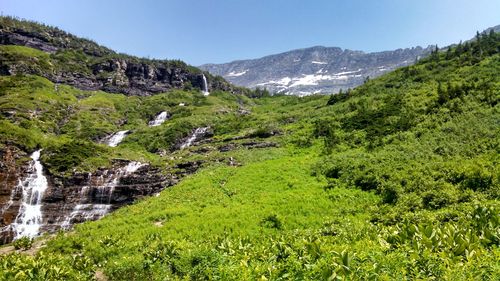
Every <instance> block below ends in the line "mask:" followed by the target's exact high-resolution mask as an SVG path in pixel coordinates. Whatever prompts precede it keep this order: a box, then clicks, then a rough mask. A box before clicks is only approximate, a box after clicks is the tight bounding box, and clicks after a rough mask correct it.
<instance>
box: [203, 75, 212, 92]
mask: <svg viewBox="0 0 500 281" xmlns="http://www.w3.org/2000/svg"><path fill="white" fill-rule="evenodd" d="M202 93H203V95H204V96H208V95H210V93H209V92H208V83H207V77H205V74H203V89H202Z"/></svg>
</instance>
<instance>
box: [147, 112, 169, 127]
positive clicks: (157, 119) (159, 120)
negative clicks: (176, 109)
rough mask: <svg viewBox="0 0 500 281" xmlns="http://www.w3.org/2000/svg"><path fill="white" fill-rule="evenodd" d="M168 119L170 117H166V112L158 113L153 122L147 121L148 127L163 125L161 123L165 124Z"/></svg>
mask: <svg viewBox="0 0 500 281" xmlns="http://www.w3.org/2000/svg"><path fill="white" fill-rule="evenodd" d="M168 117H170V116H169V115H168V112H166V111H162V112H160V114H158V115H156V117H155V119H154V120H152V121H149V123H148V125H149V127H156V126H160V125H161V124H163V122H165V121H166V120H167V119H168Z"/></svg>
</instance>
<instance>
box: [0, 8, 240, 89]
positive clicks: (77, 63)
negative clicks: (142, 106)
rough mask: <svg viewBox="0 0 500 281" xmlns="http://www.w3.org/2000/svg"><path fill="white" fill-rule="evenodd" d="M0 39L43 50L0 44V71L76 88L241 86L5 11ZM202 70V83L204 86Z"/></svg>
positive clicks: (191, 68)
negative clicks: (27, 52) (29, 52)
mask: <svg viewBox="0 0 500 281" xmlns="http://www.w3.org/2000/svg"><path fill="white" fill-rule="evenodd" d="M0 45H17V46H25V47H30V48H33V49H37V50H40V51H42V52H44V53H45V54H46V55H40V56H38V57H37V58H33V57H31V56H23V55H19V54H18V53H16V52H15V51H14V52H9V51H5V50H0V75H15V74H18V73H20V74H35V75H39V76H43V77H45V78H47V79H49V80H51V81H52V82H54V83H63V84H68V85H71V86H74V87H76V88H79V89H82V90H102V91H105V92H109V93H123V94H126V95H143V96H144V95H152V94H156V93H163V92H168V91H169V90H171V89H200V91H202V90H207V91H212V90H223V91H228V92H233V93H237V92H239V91H242V89H239V88H237V87H234V86H232V85H231V84H230V83H228V82H227V81H225V80H224V79H223V78H221V77H214V76H211V75H209V74H208V72H205V73H203V72H202V71H201V70H200V69H198V68H196V67H193V66H189V65H187V64H186V63H184V62H182V61H179V60H151V59H145V58H137V57H133V56H129V55H125V54H117V53H115V52H114V51H112V50H110V49H108V48H106V47H103V46H100V45H98V44H96V43H94V42H92V41H90V40H88V39H83V38H78V37H76V36H74V35H71V34H69V33H66V32H64V31H62V30H59V29H57V28H53V27H48V26H42V25H39V24H37V23H33V22H29V21H19V20H16V19H12V18H8V17H0ZM203 75H205V77H206V79H207V84H208V85H207V86H208V89H204V85H203V84H204V81H203Z"/></svg>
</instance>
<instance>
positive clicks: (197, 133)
mask: <svg viewBox="0 0 500 281" xmlns="http://www.w3.org/2000/svg"><path fill="white" fill-rule="evenodd" d="M208 128H209V127H203V128H197V129H196V130H194V132H193V133H192V134H191V136H189V138H188V139H187V140H186V141H184V142H183V143H182V144H181V149H184V148H187V147H190V146H191V145H192V144H193V143H194V142H195V141H196V140H197V139H199V138H200V137H201V136H203V135H204V134H205V133H206V132H207V130H208Z"/></svg>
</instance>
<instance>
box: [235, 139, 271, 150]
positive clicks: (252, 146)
mask: <svg viewBox="0 0 500 281" xmlns="http://www.w3.org/2000/svg"><path fill="white" fill-rule="evenodd" d="M241 145H242V146H244V147H246V148H248V149H256V148H268V147H278V144H277V143H274V142H256V141H250V142H244V143H242V144H241Z"/></svg>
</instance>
